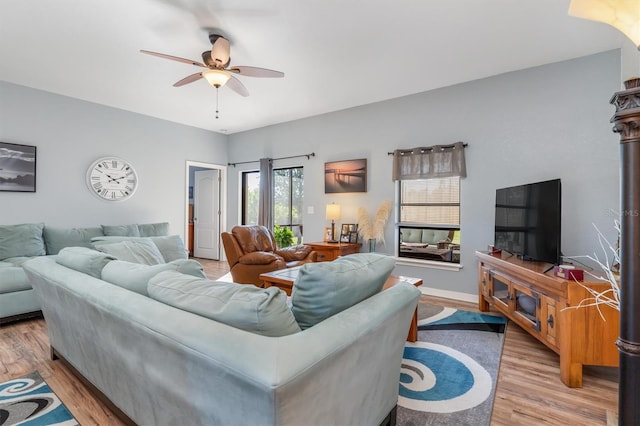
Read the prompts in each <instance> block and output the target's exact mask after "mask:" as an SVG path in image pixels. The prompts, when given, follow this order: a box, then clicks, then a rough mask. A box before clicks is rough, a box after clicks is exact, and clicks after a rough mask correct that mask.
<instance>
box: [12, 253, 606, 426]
mask: <svg viewBox="0 0 640 426" xmlns="http://www.w3.org/2000/svg"><path fill="white" fill-rule="evenodd" d="M201 261H202V263H203V265H204V267H205V271H206V273H207V276H208V277H209V278H212V279H215V278H218V277H220V276H222V275H224V274H226V273H227V272H228V270H229V269H228V267H227V264H226V263H224V262H216V261H206V260H201ZM422 297H423V300H425V301H428V302H429V303H434V304H439V305H444V306H451V307H454V308H459V309H466V310H477V307H476V306H475V305H473V304H469V303H464V302H458V301H453V300H448V299H440V298H434V297H427V296H422ZM33 370H38V371H39V372H40V374H41V375H42V377H43V378H44V379H45V380H46V381H47V383H48V384H49V386H51V388H52V389H53V390H54V392H55V393H56V394H57V395H58V396H59V397H60V399H61V400H62V401H63V402H64V404H65V405H66V406H67V408H69V410H70V411H71V412H72V413H73V415H74V416H75V417H76V419H77V420H78V421H79V422H80V423H81V424H82V425H84V426H88V425H122V423H121V422H120V421H119V420H118V419H117V418H116V417H115V416H114V415H113V413H111V412H110V411H109V409H108V408H107V407H106V406H105V405H104V404H102V403H101V402H100V401H98V400H97V399H96V398H94V397H93V395H92V394H91V393H90V392H89V391H88V390H87V388H86V387H85V386H84V385H83V384H82V383H81V382H80V381H79V380H78V379H77V378H76V377H75V376H73V374H72V373H71V372H70V371H69V370H68V369H67V368H66V367H65V366H64V365H63V364H62V363H61V362H59V361H51V360H50V357H49V342H48V338H47V326H46V323H45V322H44V320H42V319H33V320H25V321H20V322H16V323H13V324H8V325H5V326H2V327H0V382H4V381H6V380H9V379H12V378H15V377H19V376H22V375H24V374H27V373H30V372H31V371H33ZM583 381H584V386H583V387H582V388H573V389H572V388H568V387H566V386H565V385H563V384H562V382H561V381H560V366H559V360H558V356H557V355H556V354H555V353H553V352H552V351H551V350H549V349H547V348H546V347H545V346H544V345H543V344H542V343H540V342H538V341H537V340H535V339H534V338H533V337H531V336H529V335H528V334H527V333H526V332H524V331H523V330H522V329H520V328H519V327H518V326H517V325H514V324H513V323H510V324H509V325H508V327H507V331H506V335H505V343H504V347H503V354H502V360H501V363H500V371H499V374H498V384H497V389H496V397H495V403H494V407H493V414H492V417H491V425H509V426H513V425H536V426H538V425H607V424H611V425H613V424H617V415H616V413H617V400H618V388H617V386H618V378H617V369H614V368H606V367H586V368H585V375H584V380H583Z"/></svg>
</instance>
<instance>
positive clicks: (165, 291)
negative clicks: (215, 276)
mask: <svg viewBox="0 0 640 426" xmlns="http://www.w3.org/2000/svg"><path fill="white" fill-rule="evenodd" d="M147 290H148V292H149V296H150V297H152V298H153V299H156V300H158V301H160V302H163V303H166V304H167V305H171V306H173V307H176V308H179V309H182V310H185V311H189V312H192V313H194V314H198V315H201V316H203V317H207V318H210V319H213V320H215V321H218V322H221V323H224V324H227V325H230V326H232V327H236V328H239V329H242V330H246V331H249V332H252V333H256V334H261V335H264V336H272V337H278V336H286V335H289V334H293V333H296V332H298V331H300V327H298V324H297V323H296V320H295V318H294V317H293V314H292V313H291V310H290V309H289V307H288V306H287V296H286V294H285V293H284V292H283V291H281V290H279V289H278V288H276V287H269V288H258V287H256V286H253V285H248V284H236V283H226V282H221V281H210V280H205V279H200V278H195V277H192V276H189V275H184V274H180V273H178V272H170V271H167V272H161V273H159V274H158V275H156V276H155V277H153V278H151V279H150V280H149V285H148V286H147Z"/></svg>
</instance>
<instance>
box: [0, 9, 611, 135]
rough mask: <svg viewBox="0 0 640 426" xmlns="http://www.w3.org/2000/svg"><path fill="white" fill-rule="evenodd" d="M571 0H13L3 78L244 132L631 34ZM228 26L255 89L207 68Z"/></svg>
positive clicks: (604, 45)
mask: <svg viewBox="0 0 640 426" xmlns="http://www.w3.org/2000/svg"><path fill="white" fill-rule="evenodd" d="M568 5H569V0H395V1H381V0H366V1H364V0H360V1H358V0H55V1H52V0H2V1H0V61H1V62H0V80H4V81H7V82H11V83H16V84H20V85H24V86H29V87H33V88H37V89H42V90H45V91H49V92H53V93H59V94H62V95H66V96H71V97H74V98H78V99H83V100H87V101H91V102H96V103H99V104H104V105H109V106H112V107H116V108H121V109H124V110H128V111H134V112H137V113H141V114H145V115H149V116H153V117H158V118H162V119H165V120H170V121H174V122H178V123H184V124H187V125H190V126H195V127H200V128H204V129H210V130H213V131H216V132H224V133H235V132H239V131H243V130H249V129H253V128H258V127H262V126H267V125H270V124H275V123H281V122H285V121H290V120H295V119H298V118H303V117H308V116H312V115H317V114H323V113H327V112H330V111H336V110H341V109H345V108H350V107H354V106H358V105H364V104H368V103H372V102H377V101H382V100H385V99H391V98H396V97H400V96H405V95H410V94H414V93H419V92H423V91H427V90H431V89H435V88H438V87H444V86H448V85H452V84H456V83H460V82H464V81H469V80H475V79H478V78H483V77H487V76H491V75H495V74H500V73H504V72H508V71H514V70H518V69H523V68H528V67H532V66H536V65H541V64H546V63H551V62H557V61H561V60H564V59H569V58H575V57H579V56H584V55H588V54H592V53H596V52H601V51H605V50H609V49H614V48H618V47H621V45H622V43H623V37H622V36H621V35H620V34H619V33H618V32H617V31H616V30H614V29H613V28H610V27H608V26H606V25H603V24H598V23H595V22H590V21H585V20H581V19H577V18H573V17H570V16H568V15H567V9H568ZM206 28H216V29H219V32H220V33H221V34H223V35H224V36H226V37H227V38H228V39H229V40H230V42H231V65H250V66H258V67H264V68H270V69H275V70H279V71H283V72H284V73H285V77H284V78H283V79H259V78H251V77H240V79H241V80H242V82H243V83H244V85H245V86H246V87H247V89H248V90H249V92H250V93H251V95H250V96H249V97H248V98H243V97H241V96H239V95H237V94H236V93H234V92H232V91H231V90H230V89H228V88H224V87H223V88H222V89H220V92H219V105H220V108H219V109H220V118H219V119H217V120H216V119H215V105H216V90H215V89H214V88H213V87H211V86H209V85H208V84H207V83H206V81H205V80H199V81H197V82H195V83H192V84H189V85H186V86H183V87H180V88H175V87H172V85H173V83H175V82H176V81H178V80H180V79H181V78H183V77H185V76H187V75H189V74H192V73H195V72H198V71H199V70H201V68H197V67H194V66H192V65H189V64H184V63H180V62H174V61H169V60H165V59H160V58H157V57H153V56H148V55H143V54H141V53H139V50H140V49H146V50H151V51H156V52H162V53H167V54H170V55H174V56H179V57H183V58H189V59H195V60H198V61H201V56H200V55H201V53H202V52H203V51H204V50H207V49H210V48H211V45H210V43H209V41H208V37H207V34H208V31H207V30H206Z"/></svg>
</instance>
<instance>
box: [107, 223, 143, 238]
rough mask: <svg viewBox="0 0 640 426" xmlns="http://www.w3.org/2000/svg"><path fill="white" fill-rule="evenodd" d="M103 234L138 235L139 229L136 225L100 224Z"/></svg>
mask: <svg viewBox="0 0 640 426" xmlns="http://www.w3.org/2000/svg"><path fill="white" fill-rule="evenodd" d="M100 226H101V227H102V232H103V233H104V235H110V236H114V237H139V236H140V229H138V225H136V224H135V223H134V224H131V225H100Z"/></svg>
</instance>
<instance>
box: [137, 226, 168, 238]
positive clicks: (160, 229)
mask: <svg viewBox="0 0 640 426" xmlns="http://www.w3.org/2000/svg"><path fill="white" fill-rule="evenodd" d="M138 231H140V236H141V237H162V236H166V235H169V222H161V223H144V224H142V225H140V224H138Z"/></svg>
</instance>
